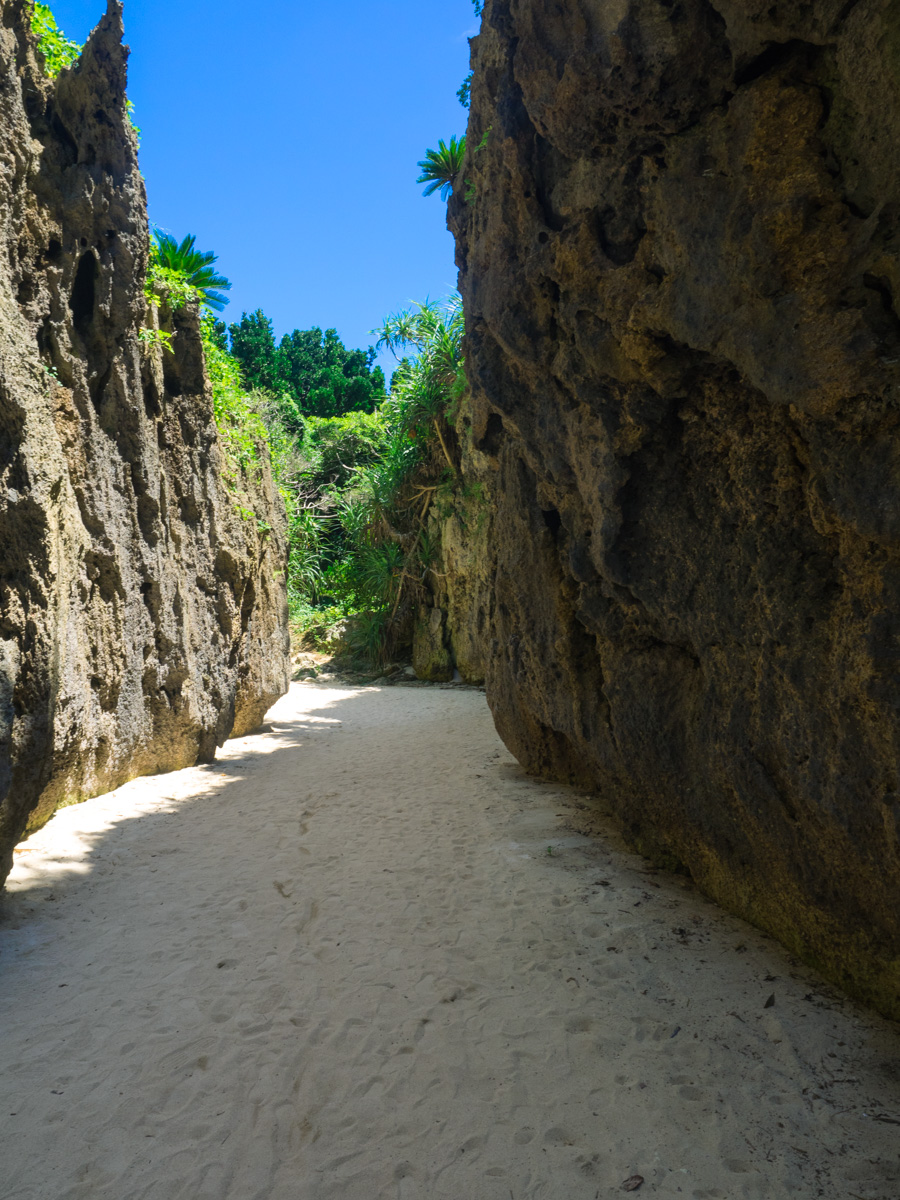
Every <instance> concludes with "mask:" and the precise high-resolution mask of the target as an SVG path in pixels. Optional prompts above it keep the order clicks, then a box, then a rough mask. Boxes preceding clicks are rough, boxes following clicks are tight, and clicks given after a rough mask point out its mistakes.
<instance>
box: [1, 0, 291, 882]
mask: <svg viewBox="0 0 900 1200" xmlns="http://www.w3.org/2000/svg"><path fill="white" fill-rule="evenodd" d="M30 10H31V6H30V5H28V4H26V3H24V2H23V0H3V2H2V8H0V12H2V23H0V240H2V248H3V253H2V254H0V880H2V879H3V878H4V877H5V875H6V872H7V871H8V869H9V865H10V863H11V861H12V846H13V845H14V843H15V842H16V841H17V840H18V839H19V838H20V837H21V836H22V834H23V832H24V831H25V830H26V828H32V827H35V826H36V825H39V824H41V823H42V822H43V821H45V820H46V819H47V817H49V816H50V815H51V813H52V812H53V810H54V809H55V808H56V807H57V806H58V805H60V804H63V803H68V802H71V801H74V800H78V799H83V798H84V797H86V796H89V795H95V794H97V793H100V792H103V791H106V790H109V789H110V788H113V787H115V786H117V785H118V784H120V783H121V782H123V781H124V780H126V779H128V778H131V777H132V776H134V775H137V774H142V773H145V772H151V771H159V770H170V769H174V768H178V767H183V766H186V765H189V764H193V763H194V762H196V761H197V760H198V758H199V759H208V758H210V757H212V756H213V755H214V753H215V748H216V746H217V744H221V743H222V741H223V740H224V739H225V738H226V737H228V736H229V734H232V733H234V734H238V733H242V732H246V731H247V730H249V729H251V728H252V727H254V726H256V725H258V724H259V723H260V721H261V720H262V717H263V714H264V713H265V711H266V709H267V708H268V707H269V706H270V704H271V703H272V702H273V701H274V700H275V699H276V698H277V697H278V696H279V695H280V694H281V693H282V692H284V691H285V690H286V687H287V683H288V662H287V644H286V643H287V638H286V606H285V596H284V583H283V579H282V578H281V572H282V570H283V566H284V539H283V515H282V506H281V504H280V500H279V498H278V497H277V495H276V494H275V492H274V490H273V488H272V483H271V479H270V477H269V474H268V469H267V468H266V467H265V466H263V467H262V468H261V470H260V472H259V477H258V479H257V480H256V482H254V483H250V484H247V485H246V486H245V497H244V507H245V508H246V505H247V502H248V501H247V495H249V499H250V501H251V502H252V508H253V513H250V514H248V513H246V512H245V514H244V515H242V514H241V512H240V511H239V510H238V507H237V501H236V499H235V497H234V496H233V495H232V494H231V493H230V492H229V491H228V490H227V489H226V486H225V480H224V478H223V473H224V472H225V471H226V469H227V468H226V463H225V460H224V457H223V453H222V449H221V447H220V444H219V441H218V437H217V433H216V429H215V425H214V422H213V412H212V399H211V394H210V389H209V383H208V380H207V378H206V375H205V368H204V364H203V354H202V347H201V344H200V338H199V327H198V324H197V314H196V312H193V313H192V312H190V311H187V310H181V311H180V312H179V313H177V314H175V316H174V324H172V323H171V322H172V320H173V318H172V316H171V314H169V315H166V314H164V317H165V318H166V319H167V320H168V321H169V322H170V324H169V328H170V330H172V331H174V334H175V336H174V339H173V341H172V347H173V350H174V354H168V353H166V354H163V353H162V350H161V349H160V348H159V347H158V346H157V347H156V348H155V349H154V348H152V347H150V348H148V347H147V346H145V345H143V344H142V343H141V341H140V339H139V330H140V329H141V327H142V326H144V325H145V324H146V323H147V322H148V320H150V319H151V318H150V317H149V316H148V312H147V309H146V304H145V300H144V296H143V290H142V285H143V281H144V278H145V275H146V263H147V250H148V235H147V216H146V198H145V194H144V185H143V180H142V179H141V176H140V173H139V171H138V165H137V157H136V146H135V140H134V134H133V132H132V130H131V127H130V124H129V122H128V120H127V117H126V111H125V62H126V54H127V52H126V51H125V50H124V49H123V47H122V45H121V37H122V22H121V5H120V4H119V3H117V0H110V4H109V10H108V12H107V15H106V16H105V17H104V19H103V20H102V21H101V22H100V24H99V25H98V27H97V29H96V30H95V31H94V33H93V34H92V36H91V39H90V41H89V43H88V45H87V47H86V49H85V51H84V53H83V55H82V57H81V60H80V62H79V63H78V64H76V65H75V66H74V67H72V68H70V69H68V70H65V71H63V73H62V74H61V76H60V77H59V79H58V80H57V81H56V82H55V83H49V82H48V81H47V80H46V79H45V78H44V76H43V75H42V73H41V71H40V69H39V68H38V65H37V62H36V59H35V53H34V49H35V47H34V39H33V37H32V35H31V33H30V29H29V19H30ZM246 487H249V488H250V492H249V493H246ZM239 490H240V487H239ZM248 515H249V516H250V517H251V519H246V517H247V516H248ZM265 526H268V528H265Z"/></svg>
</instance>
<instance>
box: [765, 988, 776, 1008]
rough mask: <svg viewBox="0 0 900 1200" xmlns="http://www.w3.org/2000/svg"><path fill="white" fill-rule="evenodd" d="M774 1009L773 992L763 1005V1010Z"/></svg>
mask: <svg viewBox="0 0 900 1200" xmlns="http://www.w3.org/2000/svg"><path fill="white" fill-rule="evenodd" d="M774 1007H775V993H774V992H773V993H772V995H771V996H770V997H769V998H768V1000H767V1001H766V1002H765V1004H764V1005H763V1008H774Z"/></svg>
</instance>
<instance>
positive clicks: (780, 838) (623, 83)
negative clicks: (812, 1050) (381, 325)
mask: <svg viewBox="0 0 900 1200" xmlns="http://www.w3.org/2000/svg"><path fill="white" fill-rule="evenodd" d="M473 65H474V68H475V79H474V84H473V92H472V95H473V102H472V110H471V117H470V124H469V131H468V146H469V149H468V161H467V165H466V170H465V172H464V176H465V180H466V182H463V180H460V181H459V184H458V186H457V190H456V193H455V195H454V197H453V198H452V200H451V203H450V223H451V227H452V228H453V230H454V232H455V234H456V238H457V247H458V262H459V265H460V268H461V274H460V286H461V289H462V292H463V296H464V300H465V309H466V323H467V329H468V331H469V332H468V336H467V370H468V373H469V378H470V383H471V387H472V394H473V395H472V409H471V420H470V425H469V428H468V432H467V438H468V446H469V458H468V464H469V465H468V470H469V473H470V477H472V476H474V477H475V478H477V479H479V480H480V481H481V482H482V483H483V486H484V487H485V488H486V489H488V491H489V492H490V495H491V497H492V505H491V507H492V509H493V517H492V522H493V525H492V532H491V538H490V548H489V553H488V554H487V556H486V557H485V556H482V557H481V558H480V559H479V561H478V562H477V563H476V572H477V575H478V578H477V579H476V580H475V581H474V583H473V585H472V587H473V595H474V594H476V593H477V596H476V600H477V602H476V605H475V607H474V608H473V609H472V611H471V612H470V613H469V614H468V616H467V617H466V618H465V623H467V627H468V630H469V632H470V634H471V631H472V630H473V629H475V628H476V626H477V625H479V624H480V625H481V627H482V628H483V629H484V631H485V632H484V640H483V646H484V653H485V671H486V677H487V688H488V698H489V701H490V704H491V707H492V709H493V712H494V716H495V720H496V723H497V727H498V729H499V731H500V733H501V735H502V736H503V738H504V740H505V741H506V743H507V745H508V746H509V747H510V748H511V749H512V751H513V752H514V753H515V754H516V755H517V757H518V758H519V759H520V760H521V761H522V762H523V764H525V766H526V767H527V768H528V769H529V770H532V771H535V772H539V773H541V774H546V775H550V776H554V777H557V778H569V779H573V780H578V781H580V782H581V783H584V784H587V785H591V786H596V787H598V788H600V789H602V790H603V792H604V794H605V795H606V796H607V797H608V798H609V799H610V800H611V801H612V803H613V804H614V806H615V808H616V810H617V811H618V813H619V815H620V817H621V820H622V823H623V826H624V828H625V830H626V831H627V833H628V834H629V835H630V837H631V839H632V840H633V842H634V843H635V844H636V845H637V846H638V847H639V848H641V849H643V850H645V851H646V852H648V853H650V854H651V855H654V856H655V857H657V858H658V859H660V860H661V861H664V862H669V863H682V864H685V865H686V866H687V867H688V868H689V869H690V871H691V873H692V874H693V876H694V877H695V879H696V880H697V881H698V882H699V884H700V885H701V886H702V887H703V888H704V889H705V890H706V891H707V892H708V893H709V894H710V895H712V896H713V897H715V898H716V899H717V900H719V901H721V902H722V903H723V904H725V905H727V906H728V907H729V908H731V909H733V910H734V911H735V912H738V913H740V914H742V915H744V916H745V917H747V918H749V919H750V920H752V921H754V922H756V923H757V924H759V925H760V926H762V927H764V928H766V929H768V930H770V931H771V932H773V933H774V934H776V935H777V936H778V937H779V938H780V939H781V940H782V941H783V942H785V943H786V944H787V945H788V946H790V947H791V948H792V949H794V950H795V951H797V952H798V953H800V954H802V955H803V956H804V957H805V958H806V959H807V960H808V961H811V962H813V963H814V964H816V965H818V966H819V967H820V968H821V969H822V970H823V971H824V972H825V973H827V974H828V975H829V976H830V977H831V978H832V979H834V980H836V981H837V982H839V983H840V984H842V985H843V986H844V987H846V988H847V989H848V990H850V991H851V992H854V993H855V994H857V995H859V996H861V997H863V998H865V999H866V1000H868V1001H869V1002H871V1003H872V1004H874V1005H876V1006H877V1007H879V1008H880V1009H881V1010H882V1011H883V1012H885V1013H888V1014H890V1015H892V1016H894V1017H900V852H898V838H900V778H898V732H900V730H898V711H900V687H898V664H900V404H898V402H900V390H898V384H900V312H898V306H897V296H898V288H900V181H898V180H900V176H898V173H897V166H896V157H897V154H896V148H897V146H898V144H900V15H898V9H897V6H896V5H894V4H891V3H889V2H888V0H870V2H869V3H865V4H861V3H853V2H850V3H847V2H846V0H822V2H821V3H817V4H808V3H802V2H800V0H785V2H784V3H779V4H777V5H773V4H771V3H770V2H769V0H765V2H764V3H763V2H762V0H674V2H673V0H561V2H559V3H550V0H487V4H486V5H485V16H484V21H483V28H482V33H481V35H480V37H479V38H478V40H477V43H475V45H474V50H473ZM485 135H486V137H485ZM483 138H484V144H483V147H482V148H481V149H476V147H478V146H479V143H481V142H482V139H483ZM467 188H468V189H469V190H470V193H471V189H472V188H474V198H471V195H470V200H469V202H468V203H467V202H466V200H465V199H464V192H465V191H466V190H467ZM454 636H457V634H454Z"/></svg>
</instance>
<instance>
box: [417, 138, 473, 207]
mask: <svg viewBox="0 0 900 1200" xmlns="http://www.w3.org/2000/svg"><path fill="white" fill-rule="evenodd" d="M465 153H466V139H465V135H463V136H462V137H461V138H460V139H459V141H457V140H456V138H455V137H452V138H451V139H450V144H449V145H447V144H446V143H445V142H444V140H443V138H441V140H440V141H439V142H438V148H437V150H426V151H425V157H424V158H423V159H422V161H421V162H420V163H417V164H416V165H417V166H419V167H421V169H422V174H421V175H420V176H419V178H418V179H417V180H416V183H427V184H428V187H427V188H426V189H425V191H424V192H423V193H422V195H423V196H430V195H431V194H432V192H436V191H437V190H438V188H440V191H441V199H442V200H446V199H447V197H448V196H449V195H450V193H451V192H452V191H453V184H454V181H455V180H456V176H457V175H458V174H459V172H460V171H461V170H462V165H463V158H464V157H465Z"/></svg>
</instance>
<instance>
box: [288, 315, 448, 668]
mask: <svg viewBox="0 0 900 1200" xmlns="http://www.w3.org/2000/svg"><path fill="white" fill-rule="evenodd" d="M378 333H379V345H382V346H385V347H387V348H388V349H390V350H392V351H394V353H395V354H400V353H404V352H405V354H406V356H405V357H403V358H402V359H401V360H400V363H399V366H398V369H397V371H396V372H395V374H394V377H393V379H392V383H391V393H390V395H389V396H388V397H386V398H385V399H384V400H383V402H382V403H381V405H380V406H379V408H378V409H377V410H376V412H374V413H361V412H360V413H352V414H350V415H348V416H344V417H336V418H330V419H322V418H316V417H310V418H308V419H307V420H306V421H305V425H304V433H303V437H302V440H301V442H300V444H299V447H298V449H299V451H300V462H299V470H298V472H297V475H296V483H295V488H296V495H297V497H298V500H299V504H298V508H299V509H302V510H303V512H304V513H305V514H306V515H305V518H304V520H305V521H306V525H305V526H304V529H303V552H302V553H299V552H298V553H297V555H296V557H295V558H294V559H292V568H291V573H290V578H289V591H290V602H291V609H292V614H293V616H294V617H295V620H296V621H297V622H298V624H299V625H300V627H301V629H306V630H313V631H316V630H317V629H322V628H323V627H324V622H323V616H324V617H325V618H326V621H331V622H333V621H334V620H337V619H340V618H352V620H351V635H350V640H351V645H352V646H353V648H354V649H356V650H358V651H359V652H360V653H362V654H365V655H366V656H367V657H368V658H370V659H374V660H379V659H381V660H385V659H388V658H390V657H392V656H393V655H395V654H396V653H397V651H398V650H400V649H401V648H402V647H404V646H408V644H409V642H410V639H411V635H412V625H413V622H414V619H415V615H416V612H417V609H418V607H419V605H420V604H421V603H422V601H423V599H424V596H425V585H426V582H427V576H428V573H429V572H430V571H431V570H433V560H434V557H435V547H434V546H433V545H432V542H431V539H430V537H429V534H428V515H429V511H430V509H431V507H432V505H433V504H435V502H438V503H440V502H441V501H442V500H443V501H444V502H447V501H448V500H449V498H450V497H451V495H452V492H453V490H454V487H455V485H456V480H457V475H458V467H457V463H456V454H457V453H458V451H457V449H456V446H457V443H456V434H455V430H454V429H453V427H452V424H451V418H452V416H453V410H454V408H455V406H456V403H457V400H458V398H459V395H460V393H461V391H462V389H463V387H464V382H463V376H462V358H461V350H462V335H463V321H462V309H461V304H460V301H459V298H458V297H457V298H455V299H454V300H452V301H449V302H447V303H445V304H436V303H431V302H428V303H425V304H420V305H417V306H415V307H414V308H412V309H409V310H407V311H404V312H400V313H397V314H395V315H394V316H391V317H388V318H387V320H386V321H385V322H384V325H383V326H382V328H381V329H380V330H379V331H378Z"/></svg>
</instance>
